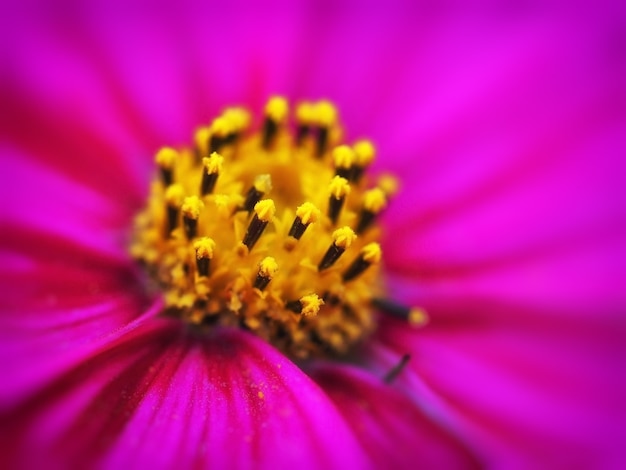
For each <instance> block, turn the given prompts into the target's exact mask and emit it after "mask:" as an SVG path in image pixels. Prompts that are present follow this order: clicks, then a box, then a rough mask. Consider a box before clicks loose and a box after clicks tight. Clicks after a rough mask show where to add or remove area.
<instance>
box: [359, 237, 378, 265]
mask: <svg viewBox="0 0 626 470" xmlns="http://www.w3.org/2000/svg"><path fill="white" fill-rule="evenodd" d="M361 254H362V256H363V259H364V260H365V261H367V262H368V263H370V264H374V263H380V258H381V257H382V251H381V249H380V245H379V244H378V243H376V242H372V243H368V244H367V245H365V246H364V247H363V249H362V250H361Z"/></svg>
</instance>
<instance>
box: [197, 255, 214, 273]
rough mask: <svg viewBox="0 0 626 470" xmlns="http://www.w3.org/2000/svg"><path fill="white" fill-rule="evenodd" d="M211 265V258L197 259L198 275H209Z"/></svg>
mask: <svg viewBox="0 0 626 470" xmlns="http://www.w3.org/2000/svg"><path fill="white" fill-rule="evenodd" d="M210 265H211V259H210V258H198V259H196V267H197V268H198V275H200V276H208V275H209V267H210Z"/></svg>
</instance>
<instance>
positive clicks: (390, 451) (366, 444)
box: [313, 366, 477, 469]
mask: <svg viewBox="0 0 626 470" xmlns="http://www.w3.org/2000/svg"><path fill="white" fill-rule="evenodd" d="M313 378H314V379H315V381H316V382H317V383H318V384H320V386H321V387H322V388H323V389H324V391H325V392H326V393H328V395H329V396H330V398H331V399H332V400H333V402H334V403H335V405H336V406H337V408H338V409H339V410H340V411H341V413H342V415H343V416H344V418H345V420H346V421H347V422H348V423H350V426H351V428H352V431H353V432H354V433H355V435H356V436H357V437H358V439H359V441H360V442H361V445H362V446H363V448H364V449H366V451H367V453H368V455H369V457H370V458H371V459H372V462H373V463H374V466H375V467H376V468H383V467H384V468H397V469H400V468H406V469H414V468H446V469H452V468H473V467H477V461H476V460H475V457H473V456H472V455H471V454H470V453H469V452H468V451H467V449H466V448H465V447H464V446H463V445H462V444H461V443H460V441H459V440H458V439H457V438H456V437H455V436H454V435H453V431H452V430H451V429H446V428H444V427H442V426H440V425H439V424H436V423H435V422H433V421H432V420H431V418H430V417H428V416H427V415H426V414H425V413H424V412H423V411H422V410H420V409H419V408H418V407H417V406H416V405H415V403H414V402H412V401H411V400H410V399H409V398H407V397H406V396H404V395H403V394H401V393H400V392H398V391H397V390H395V389H394V388H393V387H391V386H389V385H386V384H384V383H383V382H382V380H380V379H379V378H376V377H372V376H371V375H368V374H364V373H362V372H357V371H356V370H354V369H348V368H346V367H338V366H325V367H320V368H317V369H316V370H314V372H313Z"/></svg>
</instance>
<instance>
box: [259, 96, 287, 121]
mask: <svg viewBox="0 0 626 470" xmlns="http://www.w3.org/2000/svg"><path fill="white" fill-rule="evenodd" d="M288 113H289V104H288V103H287V100H286V99H285V98H283V97H282V96H274V97H272V98H270V100H269V101H268V102H267V105H265V115H266V116H267V117H269V118H270V119H271V120H272V121H274V122H276V123H280V122H283V121H284V120H285V119H286V118H287V114H288Z"/></svg>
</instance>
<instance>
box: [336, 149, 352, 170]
mask: <svg viewBox="0 0 626 470" xmlns="http://www.w3.org/2000/svg"><path fill="white" fill-rule="evenodd" d="M333 161H334V162H335V168H350V167H352V163H353V162H354V151H353V150H352V149H351V148H350V147H348V146H347V145H340V146H339V147H335V148H334V149H333Z"/></svg>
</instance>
